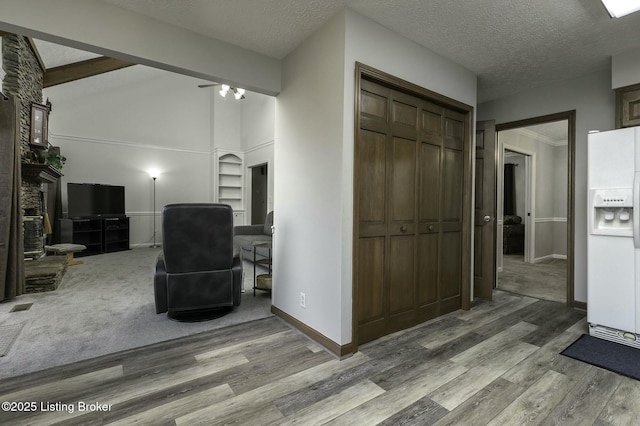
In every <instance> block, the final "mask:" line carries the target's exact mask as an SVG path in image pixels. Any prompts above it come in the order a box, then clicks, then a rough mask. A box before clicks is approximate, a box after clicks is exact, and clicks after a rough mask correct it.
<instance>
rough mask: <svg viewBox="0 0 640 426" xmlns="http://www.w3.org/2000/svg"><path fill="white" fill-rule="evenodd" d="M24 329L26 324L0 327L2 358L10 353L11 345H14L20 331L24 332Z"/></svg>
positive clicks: (0, 352)
mask: <svg viewBox="0 0 640 426" xmlns="http://www.w3.org/2000/svg"><path fill="white" fill-rule="evenodd" d="M22 327H24V324H7V325H4V324H3V325H0V356H5V355H6V354H8V353H9V349H11V345H13V342H15V340H16V338H17V337H18V335H19V334H20V331H22Z"/></svg>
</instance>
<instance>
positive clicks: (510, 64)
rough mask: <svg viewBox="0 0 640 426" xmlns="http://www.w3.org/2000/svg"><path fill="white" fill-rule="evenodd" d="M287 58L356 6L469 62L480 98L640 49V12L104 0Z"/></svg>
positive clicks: (516, 1) (405, 1)
mask: <svg viewBox="0 0 640 426" xmlns="http://www.w3.org/2000/svg"><path fill="white" fill-rule="evenodd" d="M102 1H104V2H106V3H110V4H112V5H115V6H118V7H121V8H124V9H127V10H129V11H132V12H135V13H140V14H143V15H146V16H148V17H151V18H153V19H157V20H159V21H163V22H166V23H170V24H173V25H176V26H179V27H184V28H187V29H190V30H192V31H195V32H197V33H200V34H202V35H205V36H208V37H213V38H217V39H220V40H223V41H226V42H229V43H233V44H236V45H238V46H241V47H244V48H247V49H250V50H253V51H256V52H259V53H263V54H265V55H268V56H271V57H274V58H283V57H284V56H286V55H287V54H288V53H289V52H291V51H292V50H293V49H294V48H295V47H296V46H297V45H298V44H300V43H301V42H302V41H303V40H304V39H305V38H306V37H308V36H309V35H310V34H312V33H313V32H314V31H315V30H316V29H318V28H320V27H321V26H322V25H323V24H324V23H325V22H327V20H329V19H330V18H331V17H332V16H334V15H335V14H336V13H338V12H339V11H340V10H342V9H343V8H344V7H350V8H352V9H353V10H355V11H356V12H358V13H359V14H361V15H364V16H366V17H368V18H370V19H372V20H374V21H377V22H379V23H380V24H382V25H384V26H385V27H387V28H390V29H392V30H394V31H396V32H397V33H400V34H401V35H403V36H405V37H406V38H408V39H411V40H413V41H415V42H417V43H419V44H421V45H423V46H425V47H427V48H429V49H431V50H433V51H435V52H437V53H439V54H441V55H443V56H445V57H447V58H449V59H451V60H453V61H454V62H457V63H459V64H461V65H463V66H465V67H466V68H468V69H470V70H471V71H473V72H474V73H476V74H477V75H478V101H479V102H483V101H487V100H491V99H495V98H499V97H502V96H506V95H509V94H513V93H517V92H518V91H521V90H523V89H528V88H534V87H539V86H543V85H546V84H549V83H552V82H555V81H562V80H566V79H569V78H574V77H578V76H581V75H586V74H589V73H591V72H594V71H597V70H599V69H605V68H608V67H609V66H610V57H611V56H612V55H614V54H617V53H621V52H625V51H628V50H631V49H636V48H640V13H636V14H633V15H630V16H626V17H624V18H621V19H611V18H610V17H609V15H608V13H607V12H606V10H605V9H604V7H603V6H602V4H601V3H600V0H560V1H559V0H535V1H531V0H474V1H473V2H472V1H469V0H447V1H445V0H440V1H434V0H432V1H426V0H233V1H230V0H190V1H183V0H135V1H132V0H102Z"/></svg>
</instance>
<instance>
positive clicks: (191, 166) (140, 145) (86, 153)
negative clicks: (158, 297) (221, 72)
mask: <svg viewBox="0 0 640 426" xmlns="http://www.w3.org/2000/svg"><path fill="white" fill-rule="evenodd" d="M199 83H201V81H199V80H196V79H193V78H191V77H186V76H182V75H179V74H174V73H170V72H166V71H161V70H157V69H153V68H148V67H144V66H134V67H129V68H125V69H121V70H118V71H114V72H111V73H108V74H102V75H98V76H94V77H90V78H86V79H82V80H78V81H75V82H72V83H66V84H62V85H59V86H53V87H51V88H48V89H45V90H44V97H45V98H49V100H50V101H51V102H52V104H53V109H52V112H51V115H50V129H49V130H50V141H51V143H52V144H53V145H57V146H60V147H61V149H62V153H63V155H65V156H66V157H67V163H66V165H65V168H64V171H63V173H64V175H65V176H64V178H63V181H62V183H63V205H65V206H66V183H68V182H80V183H82V182H87V183H103V184H112V185H123V186H125V198H126V199H125V207H126V213H127V215H129V216H130V217H131V244H132V245H133V246H138V245H140V246H144V245H148V244H150V242H152V240H153V212H154V206H153V181H152V180H151V178H150V177H149V174H148V171H149V170H150V169H152V168H155V169H158V170H159V171H160V173H161V174H160V176H159V178H158V179H157V181H156V208H155V211H156V223H157V224H156V232H157V236H156V242H161V240H162V234H161V229H160V213H161V210H162V206H164V205H166V204H170V203H178V202H210V201H213V200H215V198H214V192H215V191H214V187H213V182H214V181H215V180H214V171H215V170H216V169H215V167H214V166H213V163H212V161H213V152H214V150H215V149H216V148H224V149H230V150H237V151H241V150H242V145H243V141H242V134H243V133H250V132H251V131H254V130H245V129H243V128H242V123H243V119H242V117H243V105H244V102H246V101H250V99H252V98H253V97H260V99H261V98H263V97H264V98H267V99H271V103H273V102H274V101H273V98H270V97H267V96H264V95H257V94H255V93H250V92H248V93H247V95H246V96H247V99H245V100H243V101H236V100H235V99H224V98H222V97H221V96H220V95H219V94H218V93H217V90H215V91H214V90H210V89H201V88H198V87H197V85H198V84H199ZM261 113H263V114H264V116H262V115H260V114H261ZM252 116H253V120H248V123H249V125H250V123H251V122H252V121H259V122H261V123H263V125H262V129H263V134H265V133H266V134H268V133H269V128H270V129H271V130H270V132H271V135H273V128H274V120H275V118H274V112H273V108H271V109H269V108H263V109H257V110H254V112H253V114H252ZM269 123H270V124H271V126H270V127H269ZM271 142H273V140H271ZM271 157H272V154H271ZM245 195H246V194H245ZM65 210H66V209H65Z"/></svg>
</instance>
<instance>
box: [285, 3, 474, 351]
mask: <svg viewBox="0 0 640 426" xmlns="http://www.w3.org/2000/svg"><path fill="white" fill-rule="evenodd" d="M356 61H360V62H362V63H364V64H367V65H370V66H373V67H376V68H378V69H380V70H382V71H385V72H388V73H390V74H393V75H395V76H398V77H400V78H403V79H405V80H408V81H410V82H412V83H415V84H418V85H420V86H422V87H426V88H427V89H430V90H432V91H434V92H438V93H440V94H443V95H446V96H449V97H451V98H454V99H456V100H458V101H460V102H464V103H466V104H469V105H471V106H475V103H476V77H475V75H474V74H473V73H471V72H470V71H468V70H466V69H464V68H462V67H460V66H458V65H456V64H454V63H452V62H450V61H448V60H446V59H444V58H442V57H440V56H438V55H436V54H434V53H433V52H431V51H429V50H426V49H424V48H422V47H420V46H419V45H417V44H415V43H413V42H411V41H409V40H407V39H405V38H403V37H401V36H399V35H398V34H396V33H393V32H391V31H389V30H387V29H386V28H384V27H382V26H380V25H378V24H376V23H375V22H373V21H370V20H368V19H366V18H364V17H362V16H360V15H358V14H356V13H355V12H353V11H351V10H349V9H347V10H345V11H344V12H342V13H340V14H339V15H338V16H336V17H335V18H333V19H332V20H331V21H330V22H329V23H328V24H326V25H325V26H324V27H323V28H322V29H320V30H319V31H318V32H316V33H315V34H314V35H313V36H312V37H310V38H309V39H308V40H306V41H305V42H304V43H303V44H302V45H301V46H299V47H298V48H297V49H296V50H295V51H294V52H293V53H292V54H290V55H289V56H288V57H287V58H285V60H284V63H283V79H282V93H281V94H280V95H279V96H278V98H277V103H276V139H277V141H278V143H277V145H276V151H275V160H276V167H277V171H278V174H277V176H276V182H275V185H276V186H275V191H276V203H275V205H276V210H277V212H276V215H275V222H276V234H275V260H274V261H275V275H274V286H276V291H275V292H274V305H275V306H277V307H278V308H280V309H282V310H284V311H285V312H287V313H289V314H290V315H292V316H294V317H296V318H297V319H299V320H300V321H302V322H304V323H305V324H307V325H309V326H310V327H312V328H314V329H316V330H317V331H319V332H321V333H322V334H324V335H325V336H327V337H328V338H330V339H332V340H333V341H335V342H336V343H338V344H345V343H348V342H350V341H351V328H352V323H351V321H352V312H351V308H352V306H351V304H352V294H351V292H352V248H353V164H354V158H353V153H354V126H355V120H354V90H355V85H354V75H355V64H356ZM338 68H339V69H338ZM314 253H319V254H320V255H319V256H315V255H314ZM318 259H321V261H320V262H319V261H318ZM300 292H305V293H306V296H307V308H306V309H303V308H300V306H299V294H300Z"/></svg>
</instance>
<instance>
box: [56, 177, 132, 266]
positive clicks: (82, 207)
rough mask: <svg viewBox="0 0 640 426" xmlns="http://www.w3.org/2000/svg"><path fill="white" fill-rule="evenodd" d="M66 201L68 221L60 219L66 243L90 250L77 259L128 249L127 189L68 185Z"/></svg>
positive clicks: (76, 184) (83, 252) (107, 186)
mask: <svg viewBox="0 0 640 426" xmlns="http://www.w3.org/2000/svg"><path fill="white" fill-rule="evenodd" d="M67 202H68V204H67V205H68V209H67V210H68V213H67V216H68V218H67V219H61V220H60V222H61V224H60V230H61V236H62V238H63V241H64V240H66V241H71V242H72V243H74V244H82V245H84V246H86V247H87V249H86V250H84V251H82V252H80V253H77V254H76V256H90V255H94V254H100V253H111V252H115V251H121V250H128V249H129V218H128V217H127V216H126V215H125V208H124V186H116V185H102V184H93V183H68V184H67Z"/></svg>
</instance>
